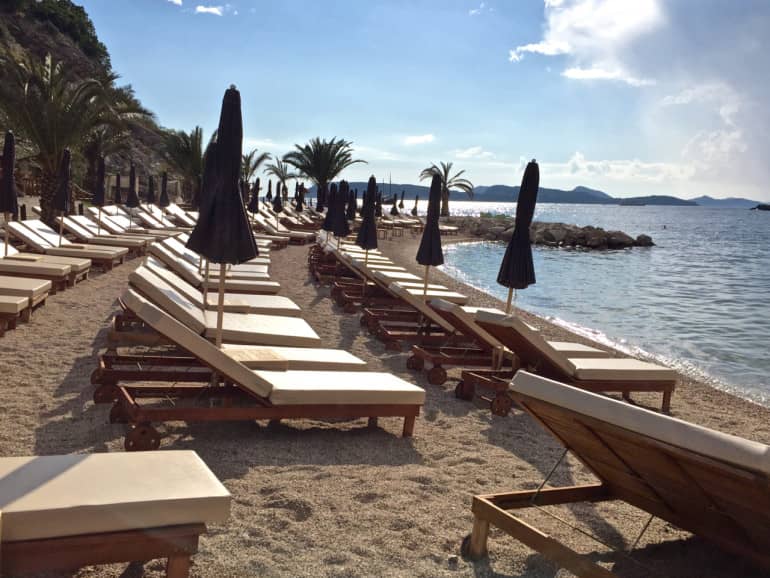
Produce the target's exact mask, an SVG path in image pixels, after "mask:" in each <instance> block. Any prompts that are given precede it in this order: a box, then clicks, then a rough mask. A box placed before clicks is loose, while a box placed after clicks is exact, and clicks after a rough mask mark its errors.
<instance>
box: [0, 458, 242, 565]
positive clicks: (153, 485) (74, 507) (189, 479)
mask: <svg viewBox="0 0 770 578" xmlns="http://www.w3.org/2000/svg"><path fill="white" fill-rule="evenodd" d="M0 501H2V505H3V511H2V521H3V541H2V556H0V572H1V573H2V574H3V576H19V575H22V574H23V575H27V574H31V573H35V574H37V573H40V572H55V574H52V575H56V576H63V575H65V574H66V575H70V573H71V572H72V571H73V570H75V569H78V568H81V567H84V566H93V565H101V564H114V563H125V562H144V561H146V560H152V559H154V558H166V559H167V563H166V572H165V575H166V576H167V577H168V578H185V577H186V576H188V575H189V569H190V566H191V556H192V555H194V554H195V553H196V552H197V551H198V538H199V536H200V535H201V534H205V533H206V524H210V523H215V524H217V523H219V524H221V523H224V522H226V521H227V519H228V518H229V515H230V494H229V493H228V491H227V489H226V488H225V487H224V486H223V485H222V484H221V483H220V482H219V480H217V478H216V477H215V476H214V474H213V473H212V472H211V471H210V470H209V469H208V467H207V466H206V464H204V463H203V461H202V460H201V459H200V458H199V457H198V455H197V454H196V453H195V452H192V451H165V452H147V453H144V454H115V453H112V454H109V453H100V454H89V455H65V456H38V457H4V458H0ZM47 575H49V574H47Z"/></svg>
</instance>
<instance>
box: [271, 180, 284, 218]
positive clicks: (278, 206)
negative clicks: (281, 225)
mask: <svg viewBox="0 0 770 578" xmlns="http://www.w3.org/2000/svg"><path fill="white" fill-rule="evenodd" d="M281 211H283V194H281V183H280V182H278V183H276V185H275V198H274V199H273V212H275V213H280V212H281Z"/></svg>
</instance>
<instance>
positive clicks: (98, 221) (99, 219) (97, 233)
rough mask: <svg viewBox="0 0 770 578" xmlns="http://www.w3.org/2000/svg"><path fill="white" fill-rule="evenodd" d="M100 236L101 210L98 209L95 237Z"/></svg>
mask: <svg viewBox="0 0 770 578" xmlns="http://www.w3.org/2000/svg"><path fill="white" fill-rule="evenodd" d="M101 234H102V208H101V207H99V217H98V218H97V219H96V236H97V237H98V236H99V235H101Z"/></svg>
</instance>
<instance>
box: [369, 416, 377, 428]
mask: <svg viewBox="0 0 770 578" xmlns="http://www.w3.org/2000/svg"><path fill="white" fill-rule="evenodd" d="M366 427H369V428H376V427H377V418H376V417H370V418H369V421H368V422H367V424H366Z"/></svg>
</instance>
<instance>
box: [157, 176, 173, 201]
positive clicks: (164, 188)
mask: <svg viewBox="0 0 770 578" xmlns="http://www.w3.org/2000/svg"><path fill="white" fill-rule="evenodd" d="M170 204H171V202H170V201H169V200H168V173H167V172H166V171H163V176H162V177H161V178H160V199H159V200H158V206H159V207H161V208H163V207H168V206H169V205H170Z"/></svg>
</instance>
